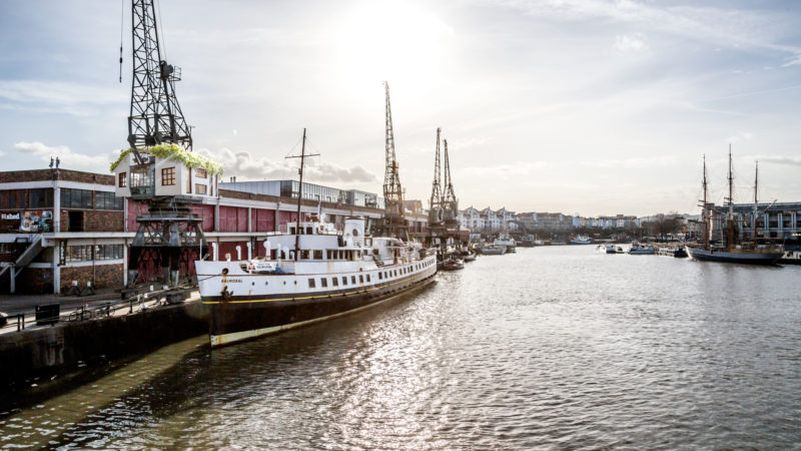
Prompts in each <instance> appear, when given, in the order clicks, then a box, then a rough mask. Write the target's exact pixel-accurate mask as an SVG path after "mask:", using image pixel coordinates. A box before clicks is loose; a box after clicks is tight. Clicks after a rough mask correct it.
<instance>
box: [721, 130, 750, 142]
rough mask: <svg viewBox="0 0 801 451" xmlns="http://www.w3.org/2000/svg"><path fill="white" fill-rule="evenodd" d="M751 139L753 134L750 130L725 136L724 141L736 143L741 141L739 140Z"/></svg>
mask: <svg viewBox="0 0 801 451" xmlns="http://www.w3.org/2000/svg"><path fill="white" fill-rule="evenodd" d="M752 139H754V134H753V133H751V132H743V133H738V134H736V135H733V136H729V137H728V138H726V142H728V143H731V144H736V143H738V142H741V141H750V140H752Z"/></svg>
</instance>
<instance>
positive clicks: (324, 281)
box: [320, 277, 328, 288]
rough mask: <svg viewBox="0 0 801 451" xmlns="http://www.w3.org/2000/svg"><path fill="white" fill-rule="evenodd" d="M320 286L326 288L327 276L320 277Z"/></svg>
mask: <svg viewBox="0 0 801 451" xmlns="http://www.w3.org/2000/svg"><path fill="white" fill-rule="evenodd" d="M320 286H321V287H323V288H327V287H328V278H327V277H323V278H322V279H320Z"/></svg>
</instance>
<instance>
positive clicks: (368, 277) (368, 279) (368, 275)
mask: <svg viewBox="0 0 801 451" xmlns="http://www.w3.org/2000/svg"><path fill="white" fill-rule="evenodd" d="M367 282H370V274H367Z"/></svg>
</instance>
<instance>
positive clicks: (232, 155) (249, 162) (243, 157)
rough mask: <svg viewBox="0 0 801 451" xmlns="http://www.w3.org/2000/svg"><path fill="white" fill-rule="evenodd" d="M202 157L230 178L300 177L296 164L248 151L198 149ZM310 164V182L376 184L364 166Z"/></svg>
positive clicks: (305, 172) (308, 162) (313, 162)
mask: <svg viewBox="0 0 801 451" xmlns="http://www.w3.org/2000/svg"><path fill="white" fill-rule="evenodd" d="M197 152H198V153H200V154H202V155H205V156H207V157H209V158H212V159H213V160H215V161H217V162H218V163H220V164H222V166H223V169H224V171H225V174H226V175H230V176H236V177H237V178H242V179H253V180H264V179H287V178H292V179H294V178H296V177H297V176H298V168H297V166H296V165H295V164H293V163H295V162H290V161H281V160H279V161H275V160H271V159H268V158H264V157H257V156H254V155H252V154H251V153H250V152H248V151H244V150H240V151H233V150H231V149H228V148H222V149H219V150H217V151H210V150H209V149H198V150H197ZM315 160H316V159H315V158H311V159H309V160H307V163H306V170H305V171H304V173H303V176H304V178H305V179H306V180H309V181H312V182H323V183H370V182H375V181H376V180H377V179H376V176H375V175H374V174H372V173H370V172H368V171H367V170H366V169H364V168H363V167H361V166H353V167H350V168H344V167H341V166H337V165H335V164H331V163H327V162H320V161H315Z"/></svg>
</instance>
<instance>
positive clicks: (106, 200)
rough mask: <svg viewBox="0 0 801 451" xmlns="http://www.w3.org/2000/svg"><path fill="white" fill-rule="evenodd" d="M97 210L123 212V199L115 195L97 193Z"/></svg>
mask: <svg viewBox="0 0 801 451" xmlns="http://www.w3.org/2000/svg"><path fill="white" fill-rule="evenodd" d="M95 208H96V209H99V210H122V197H117V196H115V195H114V193H106V192H103V191H96V192H95Z"/></svg>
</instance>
